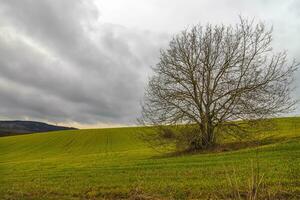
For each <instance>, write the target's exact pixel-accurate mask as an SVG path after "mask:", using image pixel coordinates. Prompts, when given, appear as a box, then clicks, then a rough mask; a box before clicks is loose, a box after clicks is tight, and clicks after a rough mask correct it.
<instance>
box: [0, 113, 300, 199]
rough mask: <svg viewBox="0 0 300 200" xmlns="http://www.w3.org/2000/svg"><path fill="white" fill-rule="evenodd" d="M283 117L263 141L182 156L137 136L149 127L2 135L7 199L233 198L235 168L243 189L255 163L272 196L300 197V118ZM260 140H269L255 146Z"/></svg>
mask: <svg viewBox="0 0 300 200" xmlns="http://www.w3.org/2000/svg"><path fill="white" fill-rule="evenodd" d="M275 122H276V123H277V124H278V130H276V131H268V132H265V133H263V134H260V135H259V137H257V138H258V139H256V140H255V141H240V142H237V143H233V142H232V141H230V140H224V141H226V143H223V144H222V145H223V146H224V147H226V148H222V149H221V151H219V152H206V153H202V154H193V155H181V156H166V155H168V154H162V153H159V152H156V151H154V150H152V149H151V148H148V147H147V145H146V144H145V143H143V142H142V141H140V140H138V139H137V137H136V134H137V133H138V132H139V131H141V129H142V130H146V128H114V129H94V130H74V131H60V132H49V133H38V134H29V135H20V136H11V137H2V138H0V197H1V198H0V199H209V198H211V199H214V198H218V197H220V198H230V197H231V196H230V195H231V193H232V191H231V188H230V187H228V178H227V177H228V174H231V173H233V172H234V174H235V175H234V177H235V179H236V180H235V181H236V182H237V183H239V186H236V187H237V188H239V190H240V191H241V194H242V191H243V190H247V185H248V183H247V181H248V180H249V176H251V174H252V173H253V169H252V167H251V166H252V165H251V163H253V162H254V163H257V164H259V170H260V173H263V175H264V178H263V184H264V187H265V188H266V190H265V191H267V193H268V194H269V193H270V194H272V195H273V197H274V198H275V197H276V198H279V199H280V198H283V199H287V198H294V199H298V198H300V196H299V195H300V177H299V174H300V173H299V171H300V156H299V155H300V118H281V119H275ZM253 142H256V143H259V144H262V145H261V146H259V147H254V146H253V145H247V144H252V143H253ZM235 144H237V145H235ZM241 144H242V145H241ZM222 145H221V146H222ZM236 147H238V148H236ZM219 194H220V195H219Z"/></svg>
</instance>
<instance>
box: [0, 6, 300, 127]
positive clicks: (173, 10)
mask: <svg viewBox="0 0 300 200" xmlns="http://www.w3.org/2000/svg"><path fill="white" fill-rule="evenodd" d="M238 15H242V16H244V17H250V18H255V19H257V20H262V21H264V22H266V23H267V24H268V25H273V26H274V42H273V46H274V49H275V50H277V51H279V50H287V51H288V53H289V55H290V59H292V58H296V59H297V60H298V61H300V37H299V32H300V0H285V1H282V0H252V1H248V0H222V1H220V0H126V1H124V0H98V1H96V0H94V1H93V0H85V1H83V0H63V1H62V0H0V119H25V120H40V121H45V122H52V123H58V124H66V125H70V124H71V125H75V126H78V127H94V126H115V125H132V124H134V123H135V122H136V117H137V116H138V115H139V112H140V101H141V99H142V97H143V91H144V87H145V84H146V83H147V80H148V77H149V76H150V75H151V69H150V67H151V66H154V65H155V63H156V62H157V60H158V55H159V49H160V48H163V47H165V46H166V45H167V44H168V41H169V40H170V38H171V37H172V35H173V34H175V33H177V32H179V31H181V30H182V29H184V28H186V27H189V26H191V25H193V24H198V23H201V24H207V23H213V24H215V23H224V24H232V23H235V22H237V21H238ZM295 78H296V82H295V85H299V86H300V81H299V80H297V78H298V79H300V72H299V71H298V72H297V74H296V77H295ZM294 96H295V97H296V98H300V88H298V89H297V90H296V91H295V93H294ZM297 113H300V112H297Z"/></svg>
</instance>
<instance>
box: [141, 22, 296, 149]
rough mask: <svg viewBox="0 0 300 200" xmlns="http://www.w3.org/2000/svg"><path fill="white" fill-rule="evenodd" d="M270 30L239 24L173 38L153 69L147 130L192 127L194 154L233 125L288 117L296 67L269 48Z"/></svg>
mask: <svg viewBox="0 0 300 200" xmlns="http://www.w3.org/2000/svg"><path fill="white" fill-rule="evenodd" d="M271 41H272V28H270V29H268V28H267V27H266V25H265V24H264V23H258V24H255V23H254V22H253V21H248V20H245V19H241V20H240V22H239V23H238V24H236V25H235V26H225V25H216V26H212V25H207V26H205V27H203V26H200V25H198V26H194V27H193V28H191V29H187V30H185V31H183V32H181V33H180V34H178V35H176V36H175V37H174V38H173V39H172V40H171V42H170V44H169V47H168V48H167V49H164V50H161V55H160V61H159V63H158V64H157V65H156V66H155V67H154V68H153V70H154V75H153V77H152V78H151V79H150V81H149V84H148V87H147V90H146V94H145V99H144V104H143V111H142V122H143V123H144V124H148V125H168V124H189V123H192V124H196V125H197V127H198V130H199V131H198V132H197V134H196V137H194V141H193V142H192V144H193V147H191V148H195V149H201V148H207V147H209V146H211V145H212V144H214V142H215V139H216V134H217V133H218V134H222V133H225V132H226V131H222V129H223V130H225V128H224V127H225V126H228V127H229V126H232V125H233V124H234V126H238V125H237V124H238V123H235V122H233V121H236V120H247V121H249V120H255V119H262V118H268V117H271V116H274V115H278V114H281V113H286V112H288V111H290V110H291V109H292V108H293V106H294V104H295V102H294V101H293V100H292V98H291V96H290V93H291V82H292V79H293V77H292V76H293V72H294V71H295V70H296V67H297V63H295V62H291V63H289V62H288V61H287V55H286V52H279V53H274V52H273V50H272V48H271Z"/></svg>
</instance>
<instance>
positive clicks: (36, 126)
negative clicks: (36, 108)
mask: <svg viewBox="0 0 300 200" xmlns="http://www.w3.org/2000/svg"><path fill="white" fill-rule="evenodd" d="M74 129H76V128H72V127H64V126H55V125H50V124H46V123H42V122H34V121H0V137H1V136H10V135H21V134H29V133H38V132H48V131H61V130H74Z"/></svg>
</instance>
